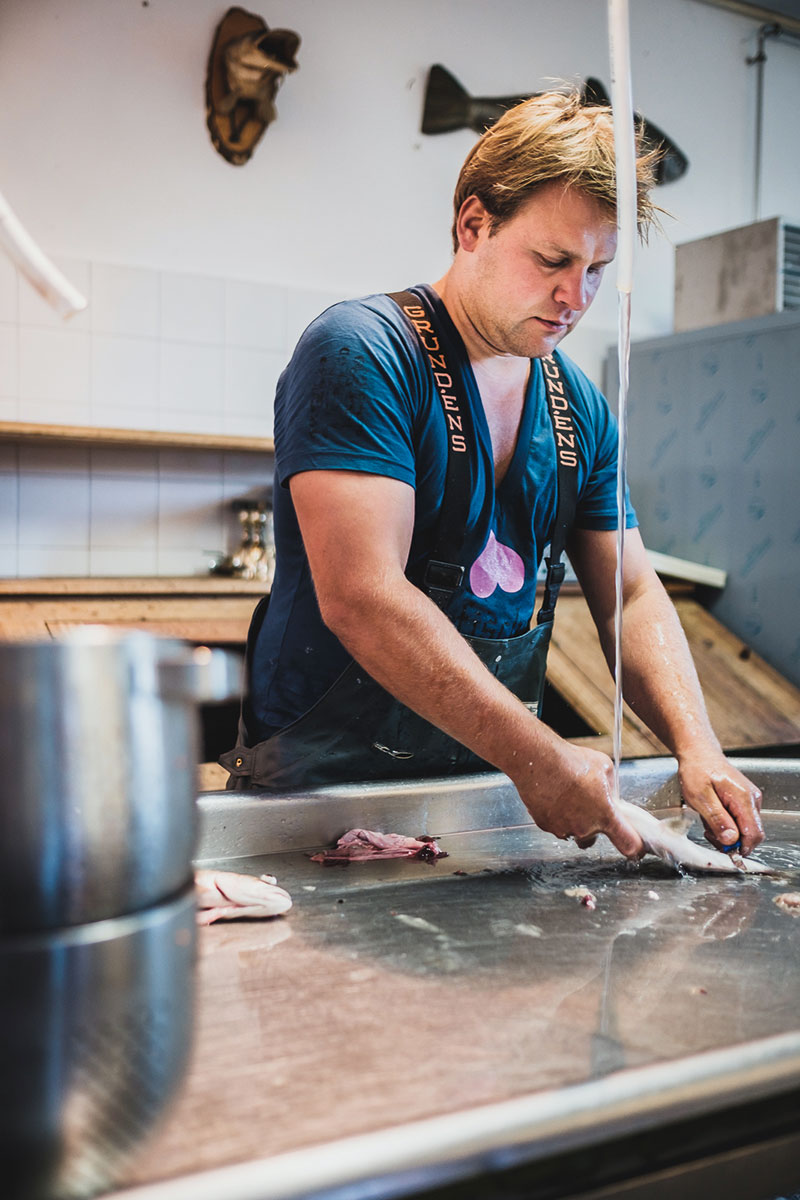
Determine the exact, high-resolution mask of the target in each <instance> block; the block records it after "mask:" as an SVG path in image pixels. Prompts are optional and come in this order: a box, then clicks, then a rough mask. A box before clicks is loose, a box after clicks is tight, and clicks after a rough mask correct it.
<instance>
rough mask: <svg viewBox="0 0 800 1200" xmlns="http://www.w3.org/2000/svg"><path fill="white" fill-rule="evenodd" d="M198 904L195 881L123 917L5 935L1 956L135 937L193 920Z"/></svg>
mask: <svg viewBox="0 0 800 1200" xmlns="http://www.w3.org/2000/svg"><path fill="white" fill-rule="evenodd" d="M195 907H196V904H195V895H194V882H193V881H192V882H191V883H189V884H187V886H186V887H184V888H182V889H181V891H180V892H178V893H177V894H176V895H174V896H170V897H168V898H167V899H166V900H162V901H160V902H159V903H158V904H151V905H150V906H149V907H148V908H145V909H141V910H140V911H138V912H134V913H126V914H125V915H124V916H119V917H106V918H104V919H103V920H100V921H87V922H85V923H84V924H81V925H67V926H63V927H60V928H57V929H43V930H41V931H36V932H33V933H18V934H15V933H10V934H9V933H5V934H2V935H0V958H2V957H5V956H6V955H8V954H12V955H13V954H30V953H36V952H38V951H41V950H45V949H52V948H53V945H54V943H57V944H58V946H59V948H63V949H64V950H69V949H71V948H73V947H74V948H77V947H81V946H96V945H99V944H101V943H103V942H111V941H115V940H117V939H120V938H126V937H135V936H137V935H139V934H142V933H146V932H148V931H149V930H154V929H158V928H159V927H161V926H164V925H169V924H171V923H173V922H177V921H179V920H180V919H181V918H182V917H184V916H185V917H187V918H189V917H191V919H192V920H194V912H195Z"/></svg>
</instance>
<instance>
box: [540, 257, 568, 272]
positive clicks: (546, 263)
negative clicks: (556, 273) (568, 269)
mask: <svg viewBox="0 0 800 1200" xmlns="http://www.w3.org/2000/svg"><path fill="white" fill-rule="evenodd" d="M539 261H540V263H541V264H542V266H543V267H549V268H550V269H551V270H555V268H556V267H563V266H564V265H565V264H564V260H563V259H558V260H557V261H556V262H552V261H551V260H550V259H549V258H542V257H541V255H540V257H539Z"/></svg>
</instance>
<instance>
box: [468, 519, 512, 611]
mask: <svg viewBox="0 0 800 1200" xmlns="http://www.w3.org/2000/svg"><path fill="white" fill-rule="evenodd" d="M524 582H525V564H524V563H523V561H522V559H521V558H520V556H519V555H518V554H517V552H516V550H512V549H511V547H510V546H504V545H503V543H502V542H498V540H497V538H496V537H495V536H494V532H493V531H491V530H490V531H489V540H488V541H487V543H486V545H485V546H484V547H483V550H481V552H480V554H479V555H478V557H477V558H476V559H475V562H474V563H473V564H472V566H471V568H470V572H469V586H470V587H471V589H472V591H473V592H474V594H475V595H476V596H480V597H481V599H482V600H485V599H486V597H487V596H491V594H492V592H493V591H494V589H495V588H496V587H498V586H499V587H500V588H502V590H503V591H504V592H518V591H519V589H520V588H521V587H522V585H523V583H524Z"/></svg>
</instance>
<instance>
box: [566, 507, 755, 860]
mask: <svg viewBox="0 0 800 1200" xmlns="http://www.w3.org/2000/svg"><path fill="white" fill-rule="evenodd" d="M616 537H617V535H616V532H615V531H611V532H602V533H599V532H596V531H589V530H574V531H573V534H572V537H571V540H570V544H569V556H570V562H571V563H572V565H573V566H574V568H575V571H576V574H577V575H578V578H579V580H580V582H581V586H582V588H583V592H584V595H585V596H586V599H587V602H588V604H589V608H590V610H591V613H592V617H593V618H594V621H595V624H596V625H597V629H598V633H599V635H600V641H601V644H602V646H603V652H604V654H605V656H606V661H607V662H608V664H609V667H610V668H611V670H612V673H613V670H614V658H615V653H614V606H615V584H614V575H615V568H616ZM623 578H624V583H623V625H622V652H623V654H622V689H623V694H624V696H625V699H626V700H627V702H628V704H630V706H631V708H632V709H633V710H634V712H636V713H637V714H638V715H639V716H640V717H641V718H642V719H643V720H644V721H645V722H646V724H647V725H648V726H649V728H650V729H652V731H653V733H655V734H656V736H657V737H659V738H660V739H661V741H662V742H664V744H665V745H666V746H668V747H669V749H670V750H671V751H672V753H673V754H674V755H675V757H676V758H677V760H678V767H679V775H680V783H681V790H682V792H683V796H684V799H685V800H686V802H687V803H688V804H690V805H691V807H692V808H694V809H696V810H697V812H699V813H700V815H701V817H702V818H703V821H704V822H705V824H706V827H707V830H708V833H709V836H710V840H711V841H713V842H715V843H716V844H718V845H722V846H724V845H730V844H732V843H733V842H735V841H736V840H737V839H738V837H739V835H740V834H741V839H742V851H743V853H744V854H749V853H750V851H751V850H752V849H753V847H754V846H757V845H758V844H759V842H761V841H762V840H763V837H764V831H763V827H762V825H761V819H760V816H759V810H760V807H761V793H760V792H759V790H758V788H757V787H755V785H754V784H752V783H750V781H749V780H748V779H746V778H745V776H744V775H742V774H741V772H739V771H737V770H736V768H735V767H733V766H732V765H731V763H729V762H728V760H727V759H726V758H725V756H724V755H723V753H722V749H721V748H720V744H719V741H718V740H717V737H716V735H715V734H714V731H713V730H712V728H711V724H710V722H709V719H708V714H707V712H706V707H705V702H704V700H703V695H702V692H701V690H700V684H699V681H698V678H697V671H696V670H695V666H694V662H693V660H692V656H691V652H690V650H689V646H688V643H687V641H686V636H685V634H684V632H683V628H682V627H681V624H680V621H679V619H678V615H677V613H676V611H675V607H674V605H673V604H672V601H671V600H670V598H669V596H668V595H667V593H666V591H665V590H664V587H663V586H662V584H661V581H660V580H659V578H658V576H657V575H656V573H655V571H654V570H653V568H652V566H651V564H650V561H649V559H648V557H647V554H646V551H645V549H644V546H643V544H642V539H641V536H640V534H639V531H638V530H637V529H630V530H627V531H626V533H625V555H624V576H623Z"/></svg>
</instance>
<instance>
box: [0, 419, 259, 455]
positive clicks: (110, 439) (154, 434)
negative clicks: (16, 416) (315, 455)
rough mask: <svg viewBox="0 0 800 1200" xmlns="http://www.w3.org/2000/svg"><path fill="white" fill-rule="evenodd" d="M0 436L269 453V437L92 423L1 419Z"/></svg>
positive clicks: (68, 442) (79, 443)
mask: <svg viewBox="0 0 800 1200" xmlns="http://www.w3.org/2000/svg"><path fill="white" fill-rule="evenodd" d="M0 439H4V440H5V441H12V442H38V443H43V442H60V443H61V444H62V445H71V446H134V447H139V448H142V447H144V448H149V449H151V450H223V451H235V452H236V453H240V454H272V452H273V450H274V449H275V443H274V442H273V440H272V438H265V437H239V436H235V435H233V434H224V433H170V432H168V431H166V430H150V429H107V428H102V427H100V426H93V425H40V424H36V423H34V422H29V421H0Z"/></svg>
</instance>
